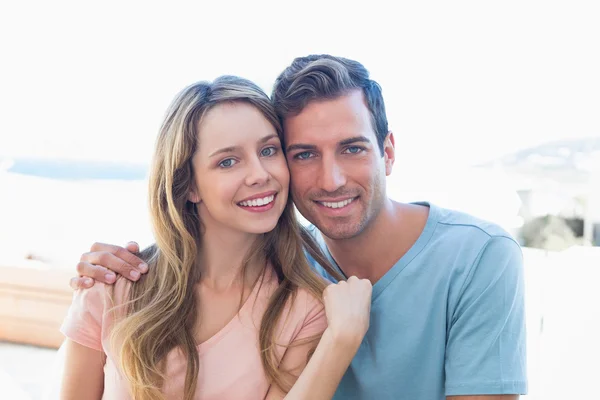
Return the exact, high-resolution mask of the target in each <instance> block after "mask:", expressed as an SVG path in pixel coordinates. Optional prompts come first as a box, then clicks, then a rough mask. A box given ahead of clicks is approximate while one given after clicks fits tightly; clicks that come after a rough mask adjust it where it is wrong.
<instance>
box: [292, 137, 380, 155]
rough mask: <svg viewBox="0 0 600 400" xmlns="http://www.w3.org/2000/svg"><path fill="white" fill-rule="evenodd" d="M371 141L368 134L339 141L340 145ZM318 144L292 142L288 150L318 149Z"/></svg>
mask: <svg viewBox="0 0 600 400" xmlns="http://www.w3.org/2000/svg"><path fill="white" fill-rule="evenodd" d="M358 142H361V143H371V141H370V140H369V138H367V137H366V136H362V135H361V136H354V137H351V138H348V139H344V140H342V141H341V142H339V143H338V146H347V145H349V144H352V143H358ZM316 149H317V146H315V145H314V144H304V143H297V144H290V145H289V146H288V147H287V151H292V150H316Z"/></svg>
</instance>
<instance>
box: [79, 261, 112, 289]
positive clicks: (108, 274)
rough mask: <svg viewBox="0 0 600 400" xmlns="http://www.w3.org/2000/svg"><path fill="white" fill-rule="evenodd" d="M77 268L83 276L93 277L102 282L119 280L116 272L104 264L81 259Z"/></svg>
mask: <svg viewBox="0 0 600 400" xmlns="http://www.w3.org/2000/svg"><path fill="white" fill-rule="evenodd" d="M76 270H77V273H78V274H79V275H80V276H81V277H82V278H92V279H93V280H96V281H99V282H102V283H107V284H112V283H115V281H116V280H117V276H116V275H115V273H114V272H113V271H110V270H108V269H106V268H104V267H103V266H102V265H96V264H92V263H89V262H85V261H80V262H79V263H78V264H77V267H76Z"/></svg>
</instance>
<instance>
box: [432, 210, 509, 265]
mask: <svg viewBox="0 0 600 400" xmlns="http://www.w3.org/2000/svg"><path fill="white" fill-rule="evenodd" d="M430 207H431V209H430V219H432V220H434V221H433V224H432V225H434V226H433V227H432V231H433V233H432V237H431V240H430V241H429V247H430V248H435V249H437V250H438V253H440V254H443V255H444V256H447V255H448V252H451V253H452V254H454V255H455V256H457V257H458V259H459V260H461V261H464V262H467V261H468V260H470V261H475V260H476V259H477V258H478V257H480V256H481V253H482V252H483V251H489V249H492V250H494V251H499V250H507V251H515V250H518V251H520V246H519V244H518V242H517V241H516V240H515V239H514V238H513V236H512V235H511V234H510V233H509V232H508V231H506V229H504V228H503V227H501V226H500V225H498V224H496V223H493V222H491V221H487V220H485V219H482V218H478V217H475V216H473V215H470V214H467V213H465V212H461V211H456V210H451V209H446V208H442V207H437V206H434V205H431V206H430ZM467 263H468V262H467Z"/></svg>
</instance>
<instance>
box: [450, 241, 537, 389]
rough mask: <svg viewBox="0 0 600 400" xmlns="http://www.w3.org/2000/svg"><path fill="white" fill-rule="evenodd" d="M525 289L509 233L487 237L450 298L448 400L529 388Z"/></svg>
mask: <svg viewBox="0 0 600 400" xmlns="http://www.w3.org/2000/svg"><path fill="white" fill-rule="evenodd" d="M524 292H525V289H524V280H523V258H522V253H521V249H520V247H519V246H518V244H517V243H515V242H514V241H513V240H512V239H510V238H508V237H501V236H498V237H491V238H490V239H489V240H488V242H487V243H486V245H485V246H484V248H483V249H482V250H481V251H480V254H479V256H478V257H477V259H476V260H475V262H474V263H473V265H471V266H470V267H469V269H468V271H467V273H466V278H465V279H463V281H462V282H461V283H460V288H459V291H458V292H457V293H458V294H457V296H456V297H455V298H453V300H452V301H451V305H450V309H449V313H450V314H449V328H448V336H447V342H446V360H445V370H446V396H448V398H449V399H453V400H456V399H460V400H464V399H468V400H473V399H478V398H479V399H485V400H488V399H489V400H491V399H494V400H498V399H502V400H504V399H515V398H518V396H516V395H518V394H525V393H526V392H527V377H526V375H527V374H526V371H527V367H526V335H525V305H524ZM492 395H506V396H508V397H499V396H492ZM452 396H454V397H452ZM473 396H478V397H473Z"/></svg>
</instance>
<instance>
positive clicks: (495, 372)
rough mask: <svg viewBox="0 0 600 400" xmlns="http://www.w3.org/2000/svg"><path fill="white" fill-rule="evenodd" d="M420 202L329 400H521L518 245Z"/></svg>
mask: <svg viewBox="0 0 600 400" xmlns="http://www.w3.org/2000/svg"><path fill="white" fill-rule="evenodd" d="M422 204H423V205H427V206H429V208H430V211H429V217H428V219H427V223H426V225H425V228H424V230H423V232H422V233H421V235H420V237H419V238H418V239H417V241H416V242H415V244H414V245H413V246H412V247H411V248H410V250H409V251H408V252H407V253H406V254H405V255H404V256H403V257H402V258H401V259H400V260H398V261H397V262H396V264H395V265H394V266H393V267H392V268H391V269H390V270H389V271H388V272H387V273H386V274H385V275H384V276H383V277H382V278H381V279H380V280H379V281H377V282H376V283H375V285H374V286H373V299H372V305H371V324H370V327H369V330H368V332H367V334H366V336H365V338H364V340H363V342H362V344H361V346H360V348H359V350H358V352H357V354H356V356H355V357H354V359H353V360H352V364H351V365H350V368H348V371H347V372H346V374H345V375H344V377H343V379H342V382H341V383H340V386H339V388H338V390H337V393H336V395H335V399H337V400H342V399H343V400H352V399H363V400H364V399H377V400H384V399H394V400H402V399H406V400H442V399H445V396H452V395H477V394H479V395H483V394H525V393H526V392H527V378H526V361H525V360H526V357H525V356H526V354H525V353H526V349H525V311H524V283H523V261H522V253H521V249H520V246H519V245H518V244H517V243H516V242H515V241H514V240H513V239H512V238H511V236H510V235H509V234H507V233H506V232H505V231H504V230H502V229H501V228H500V227H498V226H496V225H494V224H491V223H488V222H484V221H481V220H479V219H476V218H474V217H472V216H469V215H466V214H463V213H459V212H456V211H451V210H446V209H443V208H439V207H436V206H435V205H431V204H427V203H422ZM310 229H311V231H312V233H313V234H314V236H315V237H316V238H317V241H318V242H319V244H321V246H322V247H323V249H324V251H325V254H326V255H327V256H328V257H329V259H330V260H331V261H332V263H333V264H334V265H335V262H334V261H333V258H332V257H331V254H330V253H329V251H328V250H327V247H326V246H325V243H324V241H323V237H322V236H321V234H320V232H319V231H318V230H317V229H316V228H314V227H311V228H310ZM311 261H312V262H313V264H315V268H316V269H317V270H318V271H319V272H320V273H321V274H322V275H323V276H325V277H326V278H327V279H329V280H331V281H333V278H332V277H331V276H329V275H328V274H327V273H326V272H325V271H324V270H323V269H322V268H321V267H320V266H318V265H317V264H316V263H315V262H314V260H312V259H311ZM340 272H341V271H340Z"/></svg>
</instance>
